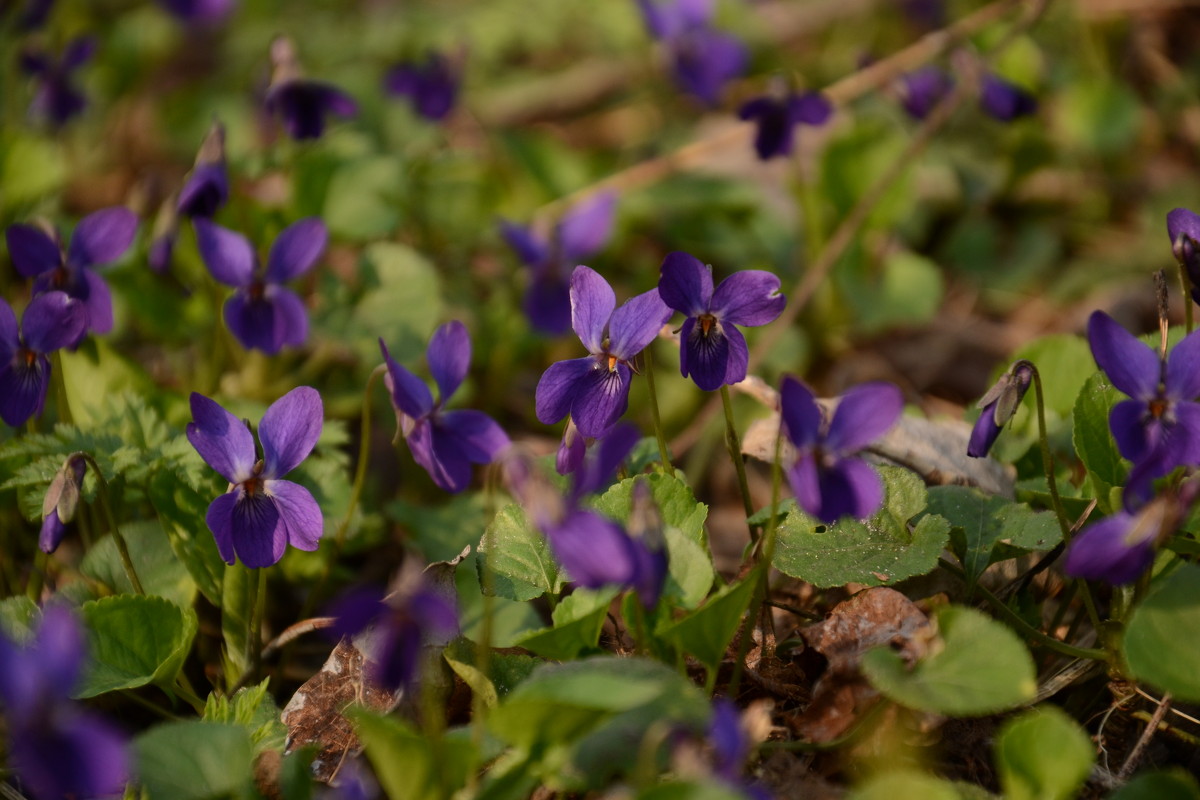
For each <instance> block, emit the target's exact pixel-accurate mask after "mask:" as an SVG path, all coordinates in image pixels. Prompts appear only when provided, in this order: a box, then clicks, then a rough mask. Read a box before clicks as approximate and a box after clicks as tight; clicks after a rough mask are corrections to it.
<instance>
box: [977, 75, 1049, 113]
mask: <svg viewBox="0 0 1200 800" xmlns="http://www.w3.org/2000/svg"><path fill="white" fill-rule="evenodd" d="M979 106H980V108H982V109H983V110H984V112H985V113H987V114H988V115H989V116H992V117H995V118H996V119H998V120H1000V121H1001V122H1012V121H1013V120H1014V119H1017V118H1019V117H1027V116H1029V115H1031V114H1035V113H1037V109H1038V102H1037V98H1036V97H1034V96H1033V95H1032V94H1030V93H1029V92H1027V91H1026V90H1025V89H1022V88H1021V87H1020V86H1017V85H1016V84H1015V83H1012V82H1011V81H1006V80H1004V79H1003V78H1001V77H1000V76H999V75H996V74H995V73H993V72H986V73H984V75H983V86H982V87H981V89H980V94H979Z"/></svg>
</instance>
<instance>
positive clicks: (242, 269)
mask: <svg viewBox="0 0 1200 800" xmlns="http://www.w3.org/2000/svg"><path fill="white" fill-rule="evenodd" d="M192 224H193V226H194V227H195V229H196V246H197V248H198V249H199V250H200V257H201V258H202V259H204V265H205V266H206V267H208V271H209V272H211V273H212V276H213V277H214V278H216V279H217V280H218V281H220V282H221V283H223V284H225V285H226V286H236V287H241V286H249V285H250V281H251V280H252V279H253V277H254V262H255V258H254V248H253V247H251V246H250V241H249V240H248V239H247V238H246V237H245V236H242V235H241V234H240V233H234V232H233V231H231V230H228V229H226V228H222V227H221V226H220V225H217V224H216V223H214V222H210V221H209V220H207V219H197V220H194V221H193V222H192Z"/></svg>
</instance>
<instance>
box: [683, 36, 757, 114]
mask: <svg viewBox="0 0 1200 800" xmlns="http://www.w3.org/2000/svg"><path fill="white" fill-rule="evenodd" d="M667 50H668V53H669V55H670V59H671V66H672V71H673V72H674V74H675V82H676V83H677V84H679V86H680V88H682V89H683V90H684V91H686V92H689V93H691V94H693V95H695V96H696V97H697V98H699V99H700V100H701V101H703V102H704V103H705V104H707V105H709V106H715V105H717V104H718V103H720V102H721V89H722V88H724V86H725V84H726V83H728V82H729V81H731V80H733V79H734V78H736V77H738V76H739V75H741V74H742V73H743V72H745V70H746V63H747V61H748V60H749V59H748V56H747V54H746V46H745V45H743V44H742V43H741V42H740V41H738V39H737V38H736V37H734V36H731V35H729V34H727V33H721V32H720V31H716V30H712V29H711V28H693V29H691V30H687V31H685V32H683V33H681V34H680V35H679V36H676V37H674V38H672V39H670V40H669V41H668V42H667Z"/></svg>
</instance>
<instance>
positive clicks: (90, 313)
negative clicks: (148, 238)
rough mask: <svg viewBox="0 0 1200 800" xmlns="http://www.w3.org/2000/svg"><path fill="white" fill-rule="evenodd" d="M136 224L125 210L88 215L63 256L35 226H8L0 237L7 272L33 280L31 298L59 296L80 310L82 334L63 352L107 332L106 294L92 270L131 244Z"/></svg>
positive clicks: (109, 302) (108, 298)
mask: <svg viewBox="0 0 1200 800" xmlns="http://www.w3.org/2000/svg"><path fill="white" fill-rule="evenodd" d="M137 224H138V221H137V216H136V215H135V214H134V213H133V212H132V211H130V210H129V209H127V208H122V207H113V208H105V209H102V210H100V211H97V212H95V213H93V214H88V215H87V216H86V217H84V218H83V219H81V220H80V221H79V224H78V225H77V226H75V232H74V234H72V236H71V244H70V246H69V247H68V248H67V250H66V253H65V254H64V252H63V248H62V245H61V244H60V243H59V241H58V237H57V235H51V234H50V233H46V231H44V230H42V229H41V228H39V227H37V226H35V225H9V226H8V229H7V230H6V231H5V238H6V239H7V240H8V254H9V257H10V258H12V262H13V266H14V267H16V268H17V272H19V273H21V274H22V275H24V276H25V277H26V278H34V279H35V280H34V283H33V291H34V293H35V294H42V293H44V292H52V291H62V292H66V293H67V294H68V295H69V296H71V297H73V298H75V299H76V300H78V301H79V302H80V303H82V304H83V307H84V310H85V312H86V315H87V320H86V328H85V331H84V332H81V333H80V334H79V335H78V336H77V337H76V339H75V341H73V342H70V343H68V344H67V345H66V346H67V347H76V346H77V345H78V344H79V342H80V341H82V340H83V336H84V333H85V332H87V331H90V332H92V333H108V332H109V331H110V330H112V326H113V312H112V294H111V293H110V292H109V290H108V285H107V284H106V283H105V282H104V279H103V278H101V277H100V275H99V273H97V272H96V271H95V269H93V268H94V267H99V266H102V265H104V264H108V263H110V262H112V261H116V260H117V259H118V258H120V257H121V256H122V255H124V254H125V251H126V250H128V249H129V245H131V244H132V243H133V237H134V235H135V234H136V233H137Z"/></svg>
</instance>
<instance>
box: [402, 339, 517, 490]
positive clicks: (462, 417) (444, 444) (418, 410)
mask: <svg viewBox="0 0 1200 800" xmlns="http://www.w3.org/2000/svg"><path fill="white" fill-rule="evenodd" d="M379 349H380V350H382V351H383V360H384V362H385V363H386V364H387V375H386V376H385V378H384V381H385V382H386V383H387V387H388V391H390V392H391V393H392V406H393V407H394V408H395V409H396V421H397V423H398V424H399V427H400V431H401V432H402V433H403V434H404V438H405V439H406V440H407V441H408V449H409V451H411V452H412V455H413V460H415V461H416V462H417V463H418V464H420V465H421V466H422V467H423V468H424V469H425V471H426V472H428V473H429V477H430V478H432V479H433V482H434V483H436V484H437V485H438V486H439V487H440V488H442V489H445V490H446V491H448V492H461V491H462V490H463V489H465V488H467V484H469V483H470V482H471V465H472V464H490V463H491V462H493V461H495V460H496V457H497V456H499V455H500V453H501V452H503V450H504V449H505V448H506V447H508V445H509V441H508V436H507V434H505V433H504V431H503V430H502V429H501V428H500V426H499V425H497V424H496V421H495V420H493V419H492V418H491V417H489V416H488V415H487V414H485V413H483V412H482V411H471V410H454V411H447V410H445V405H446V402H447V401H449V399H450V396H451V395H453V394H454V392H455V391H457V390H458V387H459V386H461V385H462V382H463V378H465V377H466V376H467V370H468V369H469V368H470V366H471V339H470V337H469V336H468V335H467V328H466V326H465V325H463V324H462V323H461V322H458V321H457V320H455V321H453V322H447V323H446V324H445V325H442V326H441V327H440V328H438V329H437V330H436V331H434V333H433V337H432V338H431V339H430V340H429V349H428V350H427V351H426V354H425V355H426V361H427V362H428V363H429V371H430V372H431V373H433V379H434V381H436V382H437V385H438V393H439V394H440V395H441V396H440V397H439V398H438V401H437V402H436V403H434V402H433V395H432V394H430V392H429V387H428V386H426V385H425V382H424V381H422V380H421V379H420V378H418V377H417V376H416V375H414V374H412V373H411V372H409V371H408V370H406V369H405V368H404V367H402V366H400V365H399V364H397V363H396V362H395V361H394V360H393V359H392V357H391V355H390V354H389V353H388V349H387V345H385V344H384V342H383V340H382V339H380V340H379Z"/></svg>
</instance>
